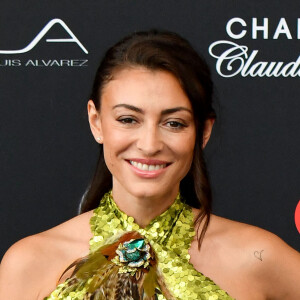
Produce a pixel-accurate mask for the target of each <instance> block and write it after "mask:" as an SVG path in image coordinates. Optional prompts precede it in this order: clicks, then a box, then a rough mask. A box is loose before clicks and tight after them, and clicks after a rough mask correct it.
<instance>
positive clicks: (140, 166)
mask: <svg viewBox="0 0 300 300" xmlns="http://www.w3.org/2000/svg"><path fill="white" fill-rule="evenodd" d="M130 163H131V164H132V165H133V166H134V167H136V168H138V169H140V170H143V171H154V170H159V169H163V168H165V167H166V166H167V164H163V165H147V164H142V163H138V162H136V161H132V160H130Z"/></svg>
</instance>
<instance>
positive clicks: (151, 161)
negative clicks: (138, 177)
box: [128, 158, 170, 165]
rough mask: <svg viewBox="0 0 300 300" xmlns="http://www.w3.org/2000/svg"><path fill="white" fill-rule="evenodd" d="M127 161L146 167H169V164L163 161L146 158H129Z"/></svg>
mask: <svg viewBox="0 0 300 300" xmlns="http://www.w3.org/2000/svg"><path fill="white" fill-rule="evenodd" d="M128 160H129V161H136V162H138V163H141V164H146V165H169V164H170V162H168V161H165V160H158V159H148V158H130V159H128Z"/></svg>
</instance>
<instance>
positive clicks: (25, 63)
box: [0, 19, 88, 67]
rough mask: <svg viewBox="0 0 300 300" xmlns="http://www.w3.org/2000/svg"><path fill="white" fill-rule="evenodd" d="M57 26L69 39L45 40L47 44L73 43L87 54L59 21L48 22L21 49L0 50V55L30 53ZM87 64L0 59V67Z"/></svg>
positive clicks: (80, 61) (82, 61) (80, 64)
mask: <svg viewBox="0 0 300 300" xmlns="http://www.w3.org/2000/svg"><path fill="white" fill-rule="evenodd" d="M56 24H59V25H60V26H61V27H62V28H63V29H64V30H65V31H66V32H67V33H68V35H69V38H56V39H46V42H47V43H74V44H76V47H79V48H80V49H81V51H82V52H83V53H85V54H88V50H87V49H86V48H85V47H84V45H83V44H82V43H81V42H80V41H79V39H78V38H77V37H76V35H75V34H74V33H73V32H72V30H71V29H70V28H69V27H68V26H67V24H66V23H65V22H64V21H63V20H61V19H52V20H50V21H49V22H48V23H47V24H46V25H45V26H44V27H43V28H42V29H41V31H40V32H39V33H38V34H37V35H36V36H35V37H34V38H33V39H32V41H31V42H30V43H29V44H28V45H27V46H25V47H24V48H22V49H18V50H0V54H6V55H16V54H23V53H27V52H29V51H31V50H32V49H33V48H35V47H36V46H37V45H38V43H39V42H40V41H41V40H42V39H43V38H44V36H45V35H46V34H47V33H48V32H49V31H50V30H51V28H52V27H53V26H54V25H56ZM87 63H88V60H87V59H42V58H39V59H36V58H35V59H28V60H26V61H23V60H22V59H19V58H13V59H3V60H2V59H0V67H20V66H25V67H86V66H87Z"/></svg>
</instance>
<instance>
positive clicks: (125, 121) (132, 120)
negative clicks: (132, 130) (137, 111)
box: [118, 118, 136, 124]
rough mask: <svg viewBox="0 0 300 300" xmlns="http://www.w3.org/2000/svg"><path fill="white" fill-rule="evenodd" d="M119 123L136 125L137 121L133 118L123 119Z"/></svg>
mask: <svg viewBox="0 0 300 300" xmlns="http://www.w3.org/2000/svg"><path fill="white" fill-rule="evenodd" d="M118 122H120V123H123V124H135V123H136V120H134V119H133V118H122V119H119V120H118Z"/></svg>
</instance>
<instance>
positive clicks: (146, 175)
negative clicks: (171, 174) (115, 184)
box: [127, 161, 168, 178]
mask: <svg viewBox="0 0 300 300" xmlns="http://www.w3.org/2000/svg"><path fill="white" fill-rule="evenodd" d="M127 162H128V164H129V166H130V167H131V169H132V170H133V172H134V173H135V174H136V175H138V176H139V177H142V178H156V177H158V176H159V175H160V174H162V173H163V172H165V171H166V169H167V168H168V166H166V167H164V168H162V169H158V170H153V171H146V170H141V169H138V168H137V167H135V166H134V165H132V164H131V163H130V162H129V161H127Z"/></svg>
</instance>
